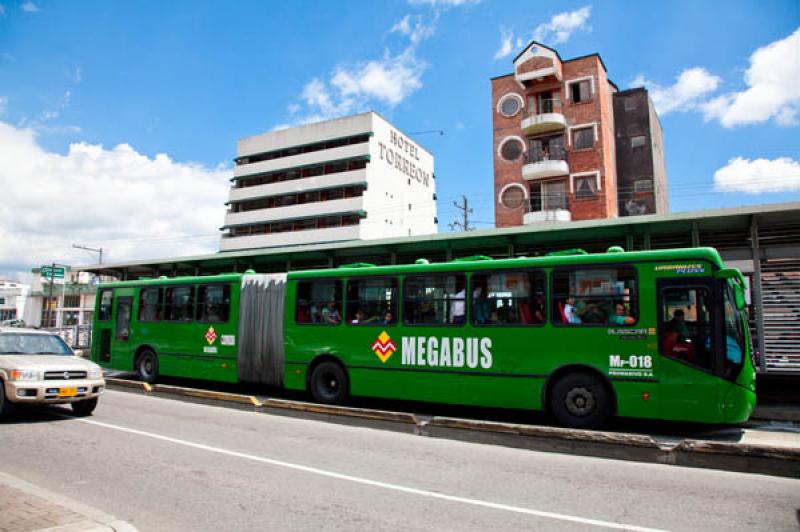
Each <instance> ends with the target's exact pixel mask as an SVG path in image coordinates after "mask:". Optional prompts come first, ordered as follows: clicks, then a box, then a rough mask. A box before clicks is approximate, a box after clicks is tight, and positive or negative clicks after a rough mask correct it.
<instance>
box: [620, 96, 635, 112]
mask: <svg viewBox="0 0 800 532" xmlns="http://www.w3.org/2000/svg"><path fill="white" fill-rule="evenodd" d="M622 101H623V103H624V104H625V110H626V111H633V110H634V109H636V99H635V98H623V100H622Z"/></svg>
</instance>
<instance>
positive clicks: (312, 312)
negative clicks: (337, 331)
mask: <svg viewBox="0 0 800 532" xmlns="http://www.w3.org/2000/svg"><path fill="white" fill-rule="evenodd" d="M308 315H309V317H310V318H311V319H310V323H319V322H320V321H321V320H320V316H319V306H318V305H317V304H316V303H312V304H311V308H309V310H308Z"/></svg>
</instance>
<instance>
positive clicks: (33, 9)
mask: <svg viewBox="0 0 800 532" xmlns="http://www.w3.org/2000/svg"><path fill="white" fill-rule="evenodd" d="M19 7H20V9H22V10H23V11H25V12H26V13H38V12H39V6H37V5H36V4H34V3H33V2H31V1H30V0H28V1H27V2H25V3H23V4H22V5H21V6H19Z"/></svg>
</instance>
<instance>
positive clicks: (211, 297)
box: [197, 284, 231, 323]
mask: <svg viewBox="0 0 800 532" xmlns="http://www.w3.org/2000/svg"><path fill="white" fill-rule="evenodd" d="M230 308H231V287H230V285H227V284H212V285H200V286H199V287H197V321H201V322H205V323H225V322H227V321H228V316H229V315H230Z"/></svg>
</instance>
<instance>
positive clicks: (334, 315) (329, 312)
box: [322, 301, 342, 325]
mask: <svg viewBox="0 0 800 532" xmlns="http://www.w3.org/2000/svg"><path fill="white" fill-rule="evenodd" d="M340 321H342V317H341V316H340V315H339V311H338V310H337V309H336V301H330V302H329V303H328V306H327V307H325V308H323V309H322V322H323V323H330V324H332V325H338V324H339V322H340Z"/></svg>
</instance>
